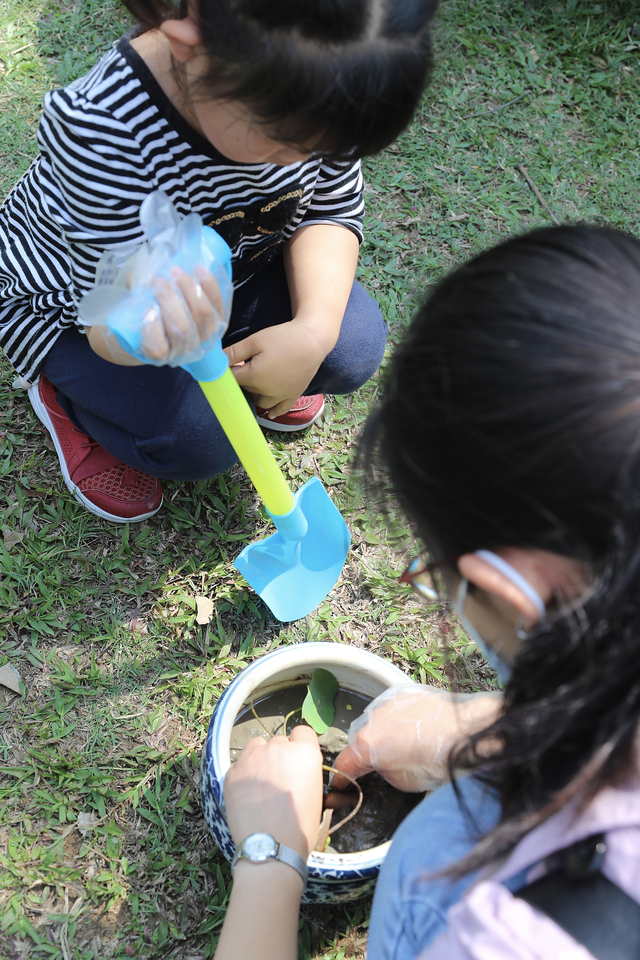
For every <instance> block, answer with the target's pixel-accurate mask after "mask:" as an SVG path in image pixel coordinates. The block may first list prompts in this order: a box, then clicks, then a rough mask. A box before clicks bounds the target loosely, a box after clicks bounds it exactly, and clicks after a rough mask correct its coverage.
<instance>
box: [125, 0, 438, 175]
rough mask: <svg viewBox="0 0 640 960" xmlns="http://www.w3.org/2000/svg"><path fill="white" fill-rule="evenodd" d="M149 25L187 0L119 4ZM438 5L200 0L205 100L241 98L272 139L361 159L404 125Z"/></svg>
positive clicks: (387, 0)
mask: <svg viewBox="0 0 640 960" xmlns="http://www.w3.org/2000/svg"><path fill="white" fill-rule="evenodd" d="M123 2H124V3H125V5H126V6H127V8H128V9H129V10H130V11H131V12H132V13H133V15H134V16H135V17H136V18H137V19H138V20H139V21H140V23H141V25H142V26H143V27H145V28H155V27H158V26H159V25H160V24H161V23H162V21H163V20H166V19H168V18H170V17H177V18H181V17H184V16H186V14H187V3H186V0H179V2H178V3H175V2H173V0H123ZM435 5H436V0H199V2H198V3H197V4H194V6H195V7H196V9H197V14H195V15H196V17H197V21H198V24H199V27H200V30H201V32H202V35H203V38H204V42H205V45H206V48H207V51H208V54H209V58H210V67H209V71H208V74H207V76H206V77H205V78H204V80H203V83H202V89H201V91H200V95H204V96H214V97H220V98H223V99H228V100H238V101H240V102H242V103H244V104H246V105H247V106H248V107H249V108H250V109H251V110H252V111H253V113H254V114H255V115H256V117H257V118H258V119H259V120H260V121H261V122H262V123H264V124H265V126H267V127H268V128H269V130H270V131H272V132H273V133H272V135H273V136H274V137H275V138H276V139H281V140H282V141H283V142H287V143H292V144H305V145H307V144H309V143H311V144H312V145H313V146H314V148H315V149H316V150H318V151H320V152H322V153H323V154H325V155H331V156H350V157H356V156H365V155H367V154H372V153H376V152H377V151H378V150H381V149H382V148H383V147H385V146H387V145H388V144H389V143H391V142H392V141H393V140H394V139H395V138H396V137H397V136H398V135H399V134H400V133H401V132H402V130H404V128H405V127H406V126H407V124H408V123H409V122H410V120H411V117H412V116H413V113H414V111H415V109H416V107H417V104H418V101H419V98H420V95H421V93H422V91H423V89H424V87H425V85H426V82H427V79H428V75H429V71H430V67H431V47H430V36H429V21H430V18H431V17H432V15H433V12H434V9H435Z"/></svg>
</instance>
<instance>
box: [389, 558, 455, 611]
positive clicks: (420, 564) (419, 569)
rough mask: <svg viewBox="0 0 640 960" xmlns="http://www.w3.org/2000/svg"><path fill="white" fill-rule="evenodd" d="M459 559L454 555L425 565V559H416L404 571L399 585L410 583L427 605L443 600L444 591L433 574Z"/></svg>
mask: <svg viewBox="0 0 640 960" xmlns="http://www.w3.org/2000/svg"><path fill="white" fill-rule="evenodd" d="M458 559H459V557H458V555H457V554H452V555H450V556H448V557H445V558H444V559H443V560H436V561H435V562H434V563H425V562H424V557H416V559H415V560H412V561H411V563H410V564H409V566H408V567H407V569H406V570H405V571H404V573H403V574H402V576H401V577H400V579H399V580H398V583H408V584H409V586H410V587H413V589H414V590H415V591H416V593H417V594H418V595H419V596H420V597H421V598H422V599H423V600H426V602H427V603H434V602H436V601H438V600H442V599H443V594H444V590H443V589H442V588H440V589H439V588H438V585H437V584H436V583H435V582H434V578H433V577H432V576H431V574H433V573H435V572H436V571H437V570H440V568H441V567H444V566H446V565H447V564H449V563H456V562H457V560H458Z"/></svg>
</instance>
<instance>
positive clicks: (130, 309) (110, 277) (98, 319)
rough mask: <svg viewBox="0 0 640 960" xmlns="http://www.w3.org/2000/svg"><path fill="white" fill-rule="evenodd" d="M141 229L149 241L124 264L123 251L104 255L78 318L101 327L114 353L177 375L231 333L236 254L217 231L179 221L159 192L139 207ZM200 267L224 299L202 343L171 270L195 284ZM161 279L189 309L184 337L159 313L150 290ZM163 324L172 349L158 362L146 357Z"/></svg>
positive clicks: (192, 220) (192, 219)
mask: <svg viewBox="0 0 640 960" xmlns="http://www.w3.org/2000/svg"><path fill="white" fill-rule="evenodd" d="M140 224H141V226H142V229H143V231H144V234H145V240H144V242H143V243H142V244H141V245H139V246H137V247H136V248H134V249H133V250H131V251H125V254H126V259H124V262H122V261H123V251H120V256H118V254H117V253H115V252H114V251H106V252H105V253H104V254H103V256H102V257H101V258H100V261H99V263H98V266H97V269H96V282H95V286H94V288H93V290H91V291H90V292H89V293H88V294H86V296H84V297H83V298H82V299H81V301H80V303H79V305H78V316H79V318H80V320H81V322H82V323H83V324H84V325H85V327H92V326H100V327H102V329H103V332H104V333H105V340H106V342H107V344H108V345H109V348H110V349H111V346H110V341H111V342H113V343H114V344H117V345H118V346H119V347H121V348H122V349H124V350H125V351H126V352H127V353H129V354H131V356H134V357H136V358H137V359H138V360H142V361H143V362H144V363H151V364H153V365H155V366H165V365H169V366H172V367H177V366H183V365H185V364H189V363H194V362H195V361H197V360H201V359H202V357H203V356H204V355H205V354H206V353H208V352H209V350H211V348H212V347H213V345H214V344H215V343H216V341H217V340H220V339H221V338H222V336H223V335H224V333H225V331H226V329H227V326H228V325H229V317H230V315H231V302H232V297H233V286H232V284H231V250H230V249H229V247H228V246H227V244H226V243H225V241H224V240H223V239H222V237H220V236H219V235H218V234H217V233H216V232H215V230H212V229H211V228H210V227H203V225H202V220H201V218H200V217H199V216H198V214H197V213H190V214H189V215H188V216H186V217H181V216H180V214H178V212H177V211H176V209H175V208H174V206H173V204H172V203H171V200H170V199H169V197H168V196H167V195H166V193H163V192H162V191H161V190H156V191H155V192H154V193H151V194H150V195H149V196H148V197H147V198H146V199H145V200H144V202H143V203H142V206H141V207H140ZM198 266H202V267H204V268H205V269H207V270H208V271H209V272H210V273H211V274H212V276H213V277H214V279H215V281H216V283H217V286H218V291H219V294H220V296H219V299H217V300H216V307H215V309H214V311H213V317H214V319H213V322H212V323H209V324H208V326H207V330H206V335H205V336H204V337H203V336H202V334H201V331H199V329H198V326H197V325H196V323H195V321H194V320H193V317H192V315H191V312H190V311H189V308H188V306H187V304H186V301H185V299H184V297H183V296H182V293H181V292H180V290H179V289H178V287H177V286H176V284H175V282H174V280H173V277H172V273H171V271H172V268H173V267H179V268H181V269H182V270H184V271H185V272H186V273H188V274H190V275H191V276H193V275H194V270H195V269H196V267H198ZM158 278H161V279H164V280H166V281H168V283H170V284H171V286H172V288H173V290H174V292H175V293H176V295H177V296H178V297H179V299H180V301H181V304H182V307H183V308H184V309H183V311H181V313H182V316H181V322H180V324H179V329H178V325H177V324H176V323H175V322H174V321H173V320H172V318H171V317H170V316H167V315H166V311H165V313H163V312H162V310H161V308H160V305H159V303H158V300H157V298H156V294H155V292H154V288H153V285H154V283H155V282H156V280H157V279H158ZM160 321H161V322H162V323H163V324H164V326H165V328H166V332H167V334H168V336H167V337H165V338H163V343H165V342H166V343H167V344H170V346H169V347H167V348H166V349H165V350H164V352H162V353H161V354H160V355H158V351H152V352H150V351H149V337H148V334H149V333H150V332H151V331H152V324H155V325H156V328H157V325H158V323H159V322H160ZM172 323H173V328H172V327H171V324H172ZM107 331H108V332H107Z"/></svg>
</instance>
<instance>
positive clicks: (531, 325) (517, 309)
mask: <svg viewBox="0 0 640 960" xmlns="http://www.w3.org/2000/svg"><path fill="white" fill-rule="evenodd" d="M366 442H367V448H368V451H369V455H370V457H373V453H374V452H375V453H377V454H378V462H379V463H381V464H382V465H383V467H384V469H385V470H386V472H387V475H388V477H389V479H390V482H391V487H392V490H393V493H394V495H395V497H397V498H399V499H400V501H401V503H402V505H403V506H404V508H405V510H406V512H407V515H408V516H409V517H410V518H411V519H412V521H413V522H414V524H415V527H416V529H417V532H418V533H419V534H420V536H421V537H422V539H423V540H424V541H425V544H426V546H427V548H428V550H429V551H430V553H431V554H432V556H433V557H434V558H435V559H440V558H445V557H448V556H459V555H461V554H463V553H467V552H469V551H474V550H477V549H480V548H486V549H496V548H497V547H500V546H505V545H514V546H520V547H537V548H541V549H544V550H550V551H555V552H558V553H561V554H565V555H568V556H571V557H574V558H578V559H580V560H583V561H585V562H586V563H588V564H589V566H590V568H591V569H592V570H593V574H594V584H593V587H592V588H591V589H590V591H589V593H588V595H587V596H586V597H585V598H584V601H583V602H582V604H581V605H580V607H579V609H573V610H565V611H563V612H561V613H559V614H558V615H557V616H555V617H552V618H550V622H549V623H548V624H547V625H546V626H543V627H541V628H540V629H538V630H537V631H536V633H535V634H534V635H533V636H531V637H530V638H528V639H527V640H526V641H524V642H523V645H522V648H521V652H519V654H518V657H517V659H516V661H515V664H514V665H513V674H512V679H511V680H510V682H509V683H508V685H507V687H506V690H505V708H504V713H503V715H502V716H501V718H500V719H499V720H498V721H497V722H496V723H494V724H493V725H492V726H491V728H489V729H488V730H485V731H483V732H482V733H481V734H478V735H477V736H475V737H472V738H471V739H470V740H469V742H468V743H466V744H465V745H464V746H463V747H462V748H460V749H459V750H458V751H457V752H456V753H455V755H453V756H452V757H451V760H450V766H451V770H452V771H453V770H454V769H460V768H461V767H462V768H466V769H468V770H471V771H473V772H474V773H475V774H476V775H478V776H480V777H481V778H484V779H486V780H488V781H490V782H491V783H493V784H494V785H496V786H497V788H498V789H499V792H500V796H501V801H502V821H501V823H500V825H499V826H498V827H497V828H496V829H495V830H494V831H493V832H492V833H490V834H489V835H488V836H487V837H486V838H485V839H484V840H483V841H482V842H481V844H480V845H479V846H478V847H477V848H476V849H475V851H474V852H472V854H470V856H468V857H467V858H465V860H464V861H462V863H461V864H460V865H458V869H459V870H460V871H466V870H470V869H473V868H475V867H477V866H479V865H481V864H482V863H486V862H488V861H489V860H490V859H493V858H494V857H496V856H498V855H500V854H502V853H504V852H506V851H507V850H509V849H510V848H511V847H512V846H513V845H514V844H515V843H516V842H517V841H518V840H519V839H520V838H521V837H522V836H523V835H524V834H525V833H526V832H527V831H528V830H530V829H532V828H533V827H534V826H536V825H537V824H538V823H540V822H542V820H543V819H545V818H546V817H547V816H549V815H550V814H551V813H553V812H555V810H557V809H559V807H560V806H562V805H564V804H565V803H566V802H568V801H569V800H571V799H573V798H578V799H579V800H580V802H582V803H586V802H588V801H589V800H590V799H591V798H592V797H593V796H595V794H596V793H597V792H598V791H599V790H600V789H601V788H602V787H603V786H605V785H607V784H609V783H614V782H616V780H617V779H619V778H621V777H623V776H624V775H625V774H627V773H628V772H629V770H630V769H633V766H634V763H635V749H634V744H635V739H636V733H637V730H638V723H639V721H640V242H638V240H636V239H635V238H634V237H632V236H629V235H627V234H623V233H620V232H617V231H614V230H607V229H597V228H589V227H583V226H574V227H570V226H567V227H558V228H556V229H548V230H538V231H536V232H534V233H531V234H528V235H526V236H522V237H518V238H515V239H513V240H509V241H508V242H506V243H503V244H502V245H500V246H498V247H496V248H495V249H492V250H489V251H488V252H486V253H483V254H481V255H480V256H478V257H476V258H475V259H473V260H471V261H470V262H469V263H467V264H465V265H464V266H462V267H461V268H460V269H458V270H456V271H454V272H453V273H452V274H450V275H449V276H448V277H446V278H445V279H444V280H443V281H442V282H441V283H440V284H439V285H438V286H437V287H436V289H435V290H434V292H433V293H432V295H431V296H430V297H429V298H428V300H427V302H426V303H425V305H424V307H423V308H422V309H421V310H420V311H419V313H418V315H417V316H416V318H415V320H414V321H413V323H412V325H411V328H410V330H409V333H408V335H407V336H406V338H405V339H404V341H403V342H402V343H401V345H400V346H399V348H398V349H397V351H396V353H395V355H394V357H393V360H392V363H391V369H390V377H389V381H388V386H387V391H386V396H385V399H384V403H383V406H382V409H381V410H380V411H379V413H378V415H377V417H376V418H375V419H374V420H373V421H372V423H371V426H370V428H369V433H368V439H367V441H366ZM374 461H375V458H374ZM487 738H491V740H492V742H493V743H495V742H498V743H499V744H501V746H500V749H499V750H498V752H497V753H494V754H493V755H492V756H491V757H490V759H486V756H485V757H483V751H482V744H483V741H484V744H485V745H486V743H487ZM486 752H487V751H485V754H486Z"/></svg>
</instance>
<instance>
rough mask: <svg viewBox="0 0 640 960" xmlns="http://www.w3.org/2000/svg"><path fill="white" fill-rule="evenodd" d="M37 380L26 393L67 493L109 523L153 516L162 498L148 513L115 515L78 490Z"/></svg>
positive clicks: (132, 520)
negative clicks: (48, 439) (48, 440)
mask: <svg viewBox="0 0 640 960" xmlns="http://www.w3.org/2000/svg"><path fill="white" fill-rule="evenodd" d="M38 384H39V381H38V380H37V381H36V382H35V383H34V384H33V385H32V386H30V387H29V389H28V391H27V393H28V395H29V400H30V401H31V406H32V407H33V410H34V413H35V415H36V416H37V418H38V420H39V421H40V422H41V423H42V424H44V426H45V427H46V428H47V431H48V433H49V436H50V437H51V439H52V441H53V445H54V447H55V448H56V453H57V454H58V461H59V463H60V469H61V471H62V476H63V478H64V482H65V483H66V485H67V489H68V491H69V493H72V494H73V496H74V497H75V498H76V500H77V501H78V502H79V503H81V504H82V505H83V507H86V508H87V510H89V511H90V512H91V513H95V515H96V516H97V517H101V518H102V519H103V520H110V521H111V523H140V522H141V521H142V520H148V519H149V517H153V516H154V515H155V514H156V513H157V512H158V510H159V509H160V507H161V506H162V503H163V500H164V497H163V499H162V500H161V501H160V506H159V507H158V508H157V509H156V510H151V512H150V513H141V514H140V516H138V517H117V516H116V515H115V514H113V513H107V511H106V510H101V509H100V507H97V506H96V505H95V503H92V502H91V500H88V499H87V498H86V497H85V495H84V494H83V492H82V490H78V488H77V487H76V485H75V483H74V482H73V480H72V479H71V477H70V475H69V471H68V469H67V464H66V461H65V459H64V454H63V452H62V447H61V446H60V442H59V441H58V436H57V434H56V431H55V429H54V426H53V423H52V422H51V417H50V416H49V411H48V410H47V408H46V407H45V405H44V403H43V402H42V400H41V399H40V390H39V388H38Z"/></svg>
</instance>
